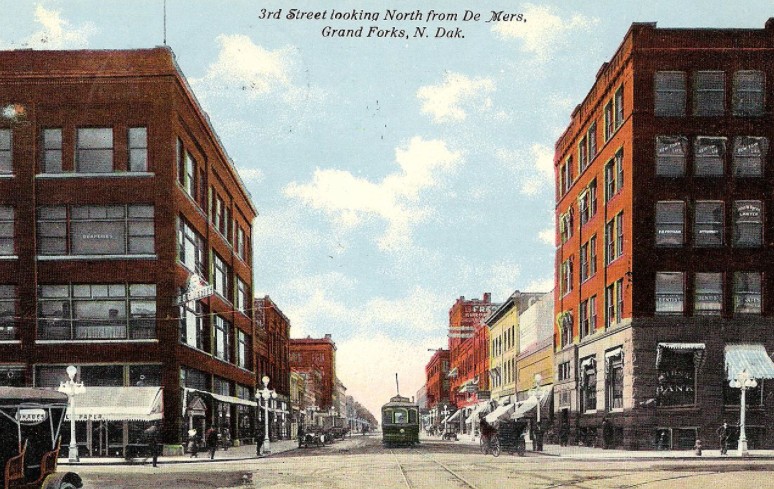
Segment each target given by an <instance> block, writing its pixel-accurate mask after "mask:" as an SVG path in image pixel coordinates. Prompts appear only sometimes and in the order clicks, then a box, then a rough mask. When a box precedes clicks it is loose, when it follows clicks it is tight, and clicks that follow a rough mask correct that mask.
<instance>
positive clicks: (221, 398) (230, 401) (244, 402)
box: [185, 387, 271, 411]
mask: <svg viewBox="0 0 774 489" xmlns="http://www.w3.org/2000/svg"><path fill="white" fill-rule="evenodd" d="M185 391H186V392H195V393H197V394H202V395H204V396H210V397H212V398H213V399H215V400H216V401H220V402H225V403H226V404H241V405H243V406H253V407H255V406H257V405H258V403H257V402H255V401H250V400H248V399H242V398H240V397H234V396H224V395H223V394H216V393H214V392H209V391H203V390H199V389H192V388H190V387H186V388H185ZM270 411H271V409H270Z"/></svg>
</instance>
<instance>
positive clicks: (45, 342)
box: [35, 338, 159, 345]
mask: <svg viewBox="0 0 774 489" xmlns="http://www.w3.org/2000/svg"><path fill="white" fill-rule="evenodd" d="M158 342H159V340H158V338H150V339H146V340H130V339H125V340H123V339H104V340H35V343H36V344H38V345H69V344H72V343H88V344H91V343H158Z"/></svg>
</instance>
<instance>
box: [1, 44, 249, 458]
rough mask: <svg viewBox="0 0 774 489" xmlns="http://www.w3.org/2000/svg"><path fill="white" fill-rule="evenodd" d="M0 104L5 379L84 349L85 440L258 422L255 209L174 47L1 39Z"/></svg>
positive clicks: (59, 365) (33, 376) (92, 447)
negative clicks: (30, 44)
mask: <svg viewBox="0 0 774 489" xmlns="http://www.w3.org/2000/svg"><path fill="white" fill-rule="evenodd" d="M0 107H1V108H2V113H0V325H1V326H2V327H1V328H0V336H1V337H0V379H2V380H0V382H2V383H4V384H13V385H26V386H41V387H57V386H59V383H60V382H61V381H63V380H66V379H67V375H66V373H65V369H66V367H67V366H68V365H74V366H75V367H77V375H76V379H75V380H76V381H82V382H83V383H84V384H85V387H86V392H85V393H84V394H81V395H80V397H79V398H78V399H77V400H76V401H77V402H76V410H75V413H74V416H75V418H76V420H77V422H76V440H77V442H78V445H79V446H80V449H81V451H82V453H83V454H87V455H92V456H98V455H111V456H115V455H116V454H119V455H120V454H122V451H123V449H124V447H125V446H126V445H127V444H131V443H136V442H138V441H139V440H140V436H141V431H142V428H143V426H145V425H146V424H147V422H150V421H160V422H161V423H162V430H163V439H164V442H165V443H172V444H174V443H180V442H181V441H183V440H184V439H185V437H186V436H187V432H188V430H189V429H191V428H196V429H198V430H199V432H200V433H201V432H202V431H203V430H204V428H205V427H207V426H210V425H214V426H218V427H219V428H220V429H221V430H224V429H225V428H228V429H229V430H230V432H231V436H232V437H233V438H237V439H242V440H247V439H249V438H250V437H252V425H251V423H252V420H253V418H254V413H253V412H252V411H251V410H253V409H254V406H255V404H256V403H255V401H254V399H255V397H254V389H255V375H254V372H253V361H254V359H253V345H252V342H253V321H252V304H251V300H250V298H252V295H253V293H252V288H253V287H252V283H253V280H252V276H253V273H252V253H251V236H252V231H251V229H252V221H253V219H254V218H255V216H256V209H255V207H254V206H253V204H252V203H251V201H250V196H249V194H248V192H247V190H246V189H245V187H244V185H243V184H242V182H241V181H240V178H239V176H238V174H237V172H236V170H235V167H234V165H233V163H232V162H231V161H230V159H229V158H228V156H227V155H226V152H225V150H224V148H223V146H222V145H221V143H220V141H219V140H218V137H217V135H216V134H215V132H214V131H213V129H212V127H211V126H210V124H209V122H208V119H207V116H206V114H205V113H204V112H203V110H202V109H201V107H200V106H199V105H198V103H197V101H196V99H195V97H194V95H193V93H192V91H191V89H190V88H189V86H188V85H187V83H186V80H185V78H184V76H183V75H182V73H181V72H180V70H179V68H178V66H177V64H176V63H175V60H174V56H173V54H172V52H171V50H169V49H168V48H155V49H143V50H122V51H91V50H83V51H32V50H15V51H2V52H0ZM208 286H211V287H212V288H209V287H208ZM64 438H65V440H64V441H63V443H64V444H67V443H68V442H69V430H65V433H64Z"/></svg>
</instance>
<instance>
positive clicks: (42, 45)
mask: <svg viewBox="0 0 774 489" xmlns="http://www.w3.org/2000/svg"><path fill="white" fill-rule="evenodd" d="M35 22H36V23H38V24H40V29H39V30H37V31H35V32H34V33H33V34H31V35H30V36H29V37H28V38H27V39H25V40H24V41H22V42H21V43H20V44H19V45H15V44H9V43H7V42H6V43H3V46H2V47H3V48H4V49H6V48H7V49H12V48H14V47H19V46H21V47H23V48H32V49H82V48H87V47H88V45H89V38H90V37H91V36H92V35H93V34H94V33H96V32H97V28H96V27H95V26H94V24H93V23H91V22H83V23H81V24H79V25H77V26H71V25H70V22H68V21H67V20H65V19H63V18H62V16H61V12H60V11H59V10H49V9H47V8H45V7H43V6H42V5H37V6H36V7H35Z"/></svg>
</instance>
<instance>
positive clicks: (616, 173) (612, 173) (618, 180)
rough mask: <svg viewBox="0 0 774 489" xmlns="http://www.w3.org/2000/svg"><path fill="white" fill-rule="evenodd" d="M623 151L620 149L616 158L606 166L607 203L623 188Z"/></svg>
mask: <svg viewBox="0 0 774 489" xmlns="http://www.w3.org/2000/svg"><path fill="white" fill-rule="evenodd" d="M623 184H624V169H623V150H622V149H619V150H618V151H617V152H616V154H615V157H614V158H613V159H611V160H610V161H608V162H607V163H606V164H605V201H608V200H610V199H611V198H613V195H615V194H617V193H618V192H619V191H621V189H622V188H623Z"/></svg>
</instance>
